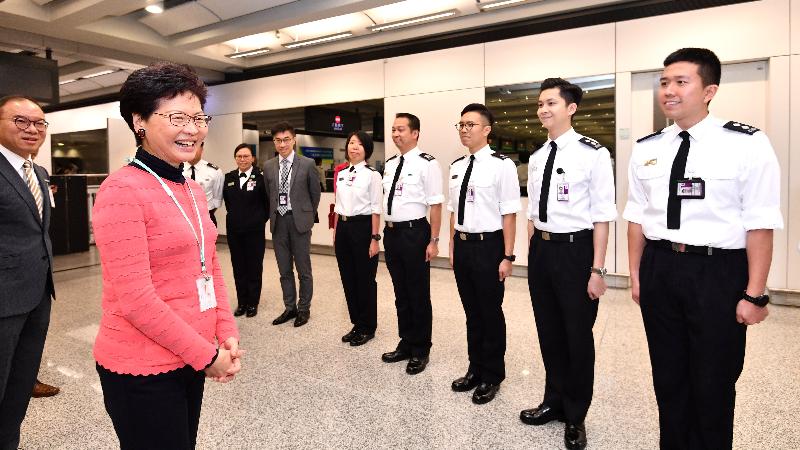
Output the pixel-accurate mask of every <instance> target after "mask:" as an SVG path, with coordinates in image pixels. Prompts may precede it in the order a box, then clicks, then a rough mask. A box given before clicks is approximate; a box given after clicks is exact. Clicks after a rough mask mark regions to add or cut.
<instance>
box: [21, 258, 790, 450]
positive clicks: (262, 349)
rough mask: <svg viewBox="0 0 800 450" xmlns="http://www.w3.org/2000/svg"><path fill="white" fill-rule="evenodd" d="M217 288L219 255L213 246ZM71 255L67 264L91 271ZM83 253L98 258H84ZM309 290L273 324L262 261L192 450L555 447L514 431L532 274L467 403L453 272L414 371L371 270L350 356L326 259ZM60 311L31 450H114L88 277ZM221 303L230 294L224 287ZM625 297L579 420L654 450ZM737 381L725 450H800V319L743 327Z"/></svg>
mask: <svg viewBox="0 0 800 450" xmlns="http://www.w3.org/2000/svg"><path fill="white" fill-rule="evenodd" d="M220 254H221V261H224V262H226V264H224V267H223V269H224V271H225V273H226V277H227V280H232V275H231V270H230V264H227V261H229V256H228V252H227V248H226V247H225V246H221V247H220ZM81 258H82V257H81V256H78V257H74V258H73V261H71V262H70V265H69V266H63V267H75V266H81V265H85V264H82V263H81V261H80V259H81ZM83 258H85V259H87V260H92V258H94V256H93V255H92V254H85V255H83ZM312 262H313V265H314V270H315V272H314V275H315V279H314V281H315V283H314V284H315V291H316V295H315V298H314V301H313V303H312V310H311V311H312V316H311V321H310V322H309V324H308V325H306V326H305V327H302V328H299V329H296V328H293V327H292V326H291V323H289V324H285V325H282V326H272V324H271V321H272V319H273V318H274V317H275V316H277V315H278V314H279V313H280V312H281V311H282V309H283V306H282V303H281V301H280V299H279V296H278V292H279V287H278V276H277V268H276V265H275V259H274V256H273V254H272V251H271V250H268V251H267V256H266V261H265V271H264V292H263V297H262V306H261V309H260V311H259V315H258V316H257V317H255V318H252V319H244V318H242V319H239V327H240V331H241V335H242V346H243V347H244V348H245V349H247V354H246V356H245V360H244V369H243V371H242V373H241V374H240V376H239V377H238V378H237V379H236V380H235V381H234V382H232V383H230V384H227V385H220V384H215V383H212V382H207V383H206V395H205V399H204V407H203V415H202V418H201V422H200V431H199V436H198V438H199V443H198V448H202V449H217V448H233V449H262V448H263V449H276V448H286V449H302V448H309V449H320V448H331V449H347V448H358V449H362V448H363V449H377V448H403V449H418V448H419V449H422V448H424V449H428V448H453V449H465V448H474V449H489V448H491V449H523V448H525V449H531V448H533V449H551V448H560V447H562V446H563V444H562V436H563V425H561V424H560V423H554V424H549V425H546V426H543V427H535V428H534V427H530V426H526V425H523V424H522V423H521V422H520V421H519V419H518V414H519V411H520V410H521V409H524V408H528V407H532V406H535V405H536V404H538V402H539V400H540V399H541V396H542V389H543V373H544V372H543V367H542V363H541V358H540V356H539V348H538V343H537V340H536V337H535V336H536V332H535V328H534V322H533V313H532V311H531V305H530V298H529V296H528V287H527V282H526V279H524V278H512V279H510V280H509V281H508V282H507V286H506V299H505V303H504V305H503V306H504V310H505V313H506V321H507V324H508V351H507V353H506V366H507V372H508V378H507V379H506V381H505V382H504V383H503V385H502V388H501V390H500V393H499V395H498V397H497V398H496V399H495V400H494V401H493V402H491V403H489V404H487V405H482V406H476V405H474V404H472V402H471V401H470V395H469V394H459V393H454V392H452V391H451V390H450V382H451V381H452V380H453V379H454V378H456V377H458V376H461V375H463V373H464V371H465V369H466V367H467V363H466V341H465V330H464V313H463V310H462V308H461V304H460V302H459V300H458V297H457V294H456V289H455V282H454V279H453V274H452V272H451V271H449V270H444V269H434V270H433V271H432V292H433V296H434V310H433V314H434V329H433V332H434V336H433V342H434V347H433V349H432V354H431V363H430V365H429V366H428V369H427V370H426V371H425V372H423V373H422V374H420V375H416V376H413V377H412V376H408V375H406V374H405V371H404V367H405V365H404V363H397V364H384V363H383V362H381V361H380V355H381V353H382V352H384V351H389V350H392V349H393V348H394V346H395V344H396V339H397V338H396V333H397V329H396V318H395V313H394V303H393V295H392V287H391V280H390V278H389V274H388V272H387V270H386V267H385V265H383V263H381V265H380V266H379V269H378V289H379V309H378V323H379V328H378V332H377V335H376V337H375V339H374V340H373V341H371V342H370V343H368V344H367V345H365V346H362V347H358V348H351V347H349V346H347V345H345V344H342V343H341V341H340V339H339V338H340V336H341V335H342V334H344V333H345V332H347V331H348V330H349V328H350V326H349V322H348V320H347V310H346V307H345V303H344V297H343V293H342V288H341V284H340V281H339V275H338V271H337V269H336V261H335V259H334V258H333V257H330V256H320V255H315V256H314V257H313V258H312ZM56 285H57V290H58V300H57V301H56V302H55V304H54V306H53V313H52V321H51V325H50V334H49V336H48V339H47V344H46V347H45V351H44V359H43V364H42V370H41V373H40V378H41V379H42V380H43V381H45V382H48V383H51V384H55V385H57V386H60V387H61V390H62V392H61V394H59V395H58V396H56V397H53V398H48V399H34V400H32V401H31V406H30V408H29V411H28V417H27V419H26V421H25V423H24V424H23V427H22V444H21V445H22V447H23V448H25V449H45V448H54V449H108V448H114V447H115V446H117V441H116V436H115V434H114V431H113V428H112V426H111V422H110V420H109V419H108V416H107V415H106V413H105V410H104V408H103V398H102V393H101V391H100V387H99V381H98V378H97V374H96V372H95V370H94V362H93V360H92V355H91V348H92V342H93V339H94V335H95V333H96V330H97V323H98V318H99V316H100V306H99V305H100V291H101V279H100V268H99V267H98V266H93V267H84V268H76V269H72V270H65V271H61V272H58V273H57V274H56ZM228 293H229V295H231V296H232V294H233V287H232V283H229V289H228ZM629 295H630V293H629V291H625V290H617V291H609V294H608V295H606V296H605V297H604V298H603V299H602V301H601V305H600V312H599V315H598V318H597V323H596V326H595V330H594V331H595V338H596V345H597V364H596V370H595V372H596V381H595V396H594V403H593V405H592V408H591V410H590V411H589V417H588V418H587V423H586V425H587V429H588V436H589V447H590V448H595V449H614V450H618V449H652V448H657V446H658V424H657V416H656V405H655V398H654V396H653V392H652V387H651V379H650V365H649V362H648V358H647V347H646V342H645V337H644V330H643V328H642V320H641V316H640V315H639V311H638V307H637V306H636V305H635V304H633V303H632V302H631V301H630V298H629ZM747 345H748V349H747V360H746V363H745V370H744V373H743V375H742V377H741V378H740V380H739V384H738V402H737V409H736V436H735V447H736V448H738V449H748V450H750V449H798V448H800V414H798V411H800V358H799V357H798V355H800V309H798V308H791V307H780V306H772V307H771V316H770V317H769V319H768V321H767V322H766V323H764V324H762V325H758V326H755V327H753V328H752V329H751V330H749V332H748V343H747Z"/></svg>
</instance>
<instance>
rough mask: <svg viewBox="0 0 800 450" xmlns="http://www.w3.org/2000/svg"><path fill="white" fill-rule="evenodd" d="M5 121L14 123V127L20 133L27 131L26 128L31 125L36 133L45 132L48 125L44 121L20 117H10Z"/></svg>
mask: <svg viewBox="0 0 800 450" xmlns="http://www.w3.org/2000/svg"><path fill="white" fill-rule="evenodd" d="M7 120H10V121H12V122H14V125H16V126H17V128H19V129H20V130H22V131H25V130H27V129H28V127H29V126H31V124H33V127H34V128H36V130H37V131H47V126H48V125H50V124H49V123H47V121H46V120H36V121H34V120H30V119H28V118H27V117H22V116H16V117H12V118H10V119H7Z"/></svg>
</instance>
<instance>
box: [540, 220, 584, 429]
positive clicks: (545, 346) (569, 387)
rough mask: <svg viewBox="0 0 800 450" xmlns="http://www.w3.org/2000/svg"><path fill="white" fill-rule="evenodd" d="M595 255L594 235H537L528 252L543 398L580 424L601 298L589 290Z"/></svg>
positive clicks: (569, 420)
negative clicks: (547, 237) (562, 238)
mask: <svg viewBox="0 0 800 450" xmlns="http://www.w3.org/2000/svg"><path fill="white" fill-rule="evenodd" d="M593 258H594V247H593V240H592V238H591V236H589V237H588V238H585V239H579V240H577V241H575V242H556V241H545V240H543V239H542V238H541V236H540V235H539V234H538V233H537V234H535V235H534V236H533V238H532V239H531V242H530V249H529V252H528V287H529V289H530V292H531V303H532V304H533V314H534V318H535V319H536V331H537V333H538V334H539V347H540V349H541V351H542V361H543V362H544V368H545V386H544V400H543V402H544V403H545V404H546V405H548V406H550V407H551V408H553V409H554V410H555V411H560V412H563V413H564V416H565V417H566V419H567V421H568V422H570V423H575V424H578V423H581V422H583V421H584V419H585V418H586V413H587V412H588V411H589V405H590V404H591V403H592V389H593V385H594V336H593V335H592V327H593V326H594V322H595V319H596V318H597V306H598V301H597V300H591V299H590V298H589V294H588V293H587V292H586V286H587V284H588V283H589V277H590V276H591V272H590V271H589V268H591V267H592V260H593Z"/></svg>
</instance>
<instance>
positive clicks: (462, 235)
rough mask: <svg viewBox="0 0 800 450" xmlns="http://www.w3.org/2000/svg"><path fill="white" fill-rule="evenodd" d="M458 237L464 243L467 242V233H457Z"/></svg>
mask: <svg viewBox="0 0 800 450" xmlns="http://www.w3.org/2000/svg"><path fill="white" fill-rule="evenodd" d="M458 235H459V237H461V240H462V241H466V240H467V233H458Z"/></svg>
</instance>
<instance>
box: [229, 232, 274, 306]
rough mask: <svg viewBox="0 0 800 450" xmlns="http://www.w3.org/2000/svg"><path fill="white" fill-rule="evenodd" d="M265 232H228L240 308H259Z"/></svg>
mask: <svg viewBox="0 0 800 450" xmlns="http://www.w3.org/2000/svg"><path fill="white" fill-rule="evenodd" d="M265 245H266V239H265V238H264V230H263V229H261V230H254V231H238V232H231V231H229V232H228V248H229V249H230V251H231V265H232V266H233V280H234V282H235V284H236V297H237V298H238V300H239V306H244V307H248V306H258V303H259V300H260V298H261V279H262V276H263V271H264V248H265Z"/></svg>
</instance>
